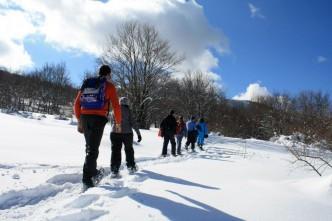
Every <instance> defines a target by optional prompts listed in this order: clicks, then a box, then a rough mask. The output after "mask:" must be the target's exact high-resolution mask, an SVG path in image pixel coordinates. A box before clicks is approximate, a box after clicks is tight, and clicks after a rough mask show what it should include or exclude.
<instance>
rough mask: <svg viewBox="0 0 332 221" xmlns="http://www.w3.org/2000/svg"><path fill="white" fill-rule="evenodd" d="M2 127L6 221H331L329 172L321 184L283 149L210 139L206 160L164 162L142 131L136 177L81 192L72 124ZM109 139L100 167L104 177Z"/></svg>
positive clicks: (47, 119)
mask: <svg viewBox="0 0 332 221" xmlns="http://www.w3.org/2000/svg"><path fill="white" fill-rule="evenodd" d="M0 122H1V126H0V220H29V221H31V220H38V221H40V220H53V221H57V220H64V221H78V220H107V221H108V220H112V221H116V220H144V221H147V220H156V221H163V220H176V221H180V220H181V221H182V220H183V221H189V220H190V221H208V220H212V221H218V220H223V221H227V220H264V221H266V220H276V221H277V220H278V221H280V220H290V221H295V220H301V221H304V220H315V221H318V220H326V221H328V220H332V170H326V171H325V173H324V176H323V177H319V176H317V175H316V174H315V173H314V172H312V171H310V170H309V169H308V168H306V167H303V165H302V164H300V163H297V164H292V161H293V160H294V159H293V157H292V156H291V155H290V154H289V153H288V152H287V151H286V150H285V148H284V147H283V146H281V145H279V144H275V143H272V142H265V141H260V140H255V139H248V140H243V139H235V138H227V137H218V136H210V137H209V138H208V139H207V144H206V146H205V149H206V151H198V152H197V153H188V152H184V155H183V156H181V157H167V158H165V159H163V158H160V157H159V155H160V153H161V146H162V139H161V138H159V137H158V136H157V130H155V129H152V130H149V131H147V130H143V131H142V137H143V140H142V142H141V143H139V144H138V143H135V146H134V149H135V157H136V161H137V164H138V166H139V171H138V172H137V173H136V174H135V175H129V174H128V172H127V171H126V169H125V168H124V169H122V170H121V174H122V177H121V178H120V179H111V178H110V177H109V176H108V177H105V178H104V179H103V180H102V182H101V183H100V185H99V186H98V187H95V188H91V189H89V190H88V191H86V192H84V193H81V176H82V164H83V161H84V138H83V136H82V135H81V134H79V133H77V132H76V126H75V125H73V124H72V123H70V121H64V120H56V119H55V118H54V117H53V116H41V115H38V114H33V115H29V114H27V115H25V116H22V115H8V114H3V113H1V114H0ZM109 131H110V126H109V125H107V126H106V128H105V131H104V137H103V140H102V143H101V147H100V154H99V158H98V166H102V167H106V168H108V167H109V161H110V154H111V151H110V140H109ZM135 139H136V138H135ZM123 159H124V156H123Z"/></svg>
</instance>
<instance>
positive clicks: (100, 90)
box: [80, 77, 106, 109]
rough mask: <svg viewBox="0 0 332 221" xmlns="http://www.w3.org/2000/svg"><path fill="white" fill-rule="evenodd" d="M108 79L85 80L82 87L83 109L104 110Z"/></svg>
mask: <svg viewBox="0 0 332 221" xmlns="http://www.w3.org/2000/svg"><path fill="white" fill-rule="evenodd" d="M105 91H106V78H100V77H94V78H88V79H86V80H84V82H83V85H82V87H81V97H80V100H81V107H83V108H84V109H102V108H103V107H104V105H105V100H106V99H105Z"/></svg>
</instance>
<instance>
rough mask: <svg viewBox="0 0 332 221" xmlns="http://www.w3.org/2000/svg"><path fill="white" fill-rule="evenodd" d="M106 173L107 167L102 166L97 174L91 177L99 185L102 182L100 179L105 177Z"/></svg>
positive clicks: (95, 184)
mask: <svg viewBox="0 0 332 221" xmlns="http://www.w3.org/2000/svg"><path fill="white" fill-rule="evenodd" d="M105 174H106V171H105V169H104V168H100V169H99V170H98V173H97V175H95V176H93V177H92V178H91V180H92V183H93V185H94V186H97V185H98V184H99V183H100V181H101V180H102V179H103V178H104V176H105Z"/></svg>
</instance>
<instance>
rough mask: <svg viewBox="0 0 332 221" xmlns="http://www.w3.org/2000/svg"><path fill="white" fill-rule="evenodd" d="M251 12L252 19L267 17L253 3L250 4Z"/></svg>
mask: <svg viewBox="0 0 332 221" xmlns="http://www.w3.org/2000/svg"><path fill="white" fill-rule="evenodd" d="M248 6H249V10H250V16H251V17H252V18H265V16H264V15H263V14H262V13H261V9H260V8H258V7H256V6H255V5H254V4H252V3H248Z"/></svg>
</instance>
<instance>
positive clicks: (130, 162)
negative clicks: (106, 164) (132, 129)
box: [111, 133, 135, 171]
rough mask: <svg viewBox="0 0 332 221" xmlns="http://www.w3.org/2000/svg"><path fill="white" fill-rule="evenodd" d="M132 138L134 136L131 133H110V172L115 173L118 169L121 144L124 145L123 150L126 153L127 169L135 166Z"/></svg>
mask: <svg viewBox="0 0 332 221" xmlns="http://www.w3.org/2000/svg"><path fill="white" fill-rule="evenodd" d="M133 137H134V135H133V134H132V133H128V134H120V133H111V142H112V156H111V170H112V171H117V170H119V168H120V165H121V149H122V144H124V150H125V153H126V161H127V167H133V166H135V158H134V148H133Z"/></svg>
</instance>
